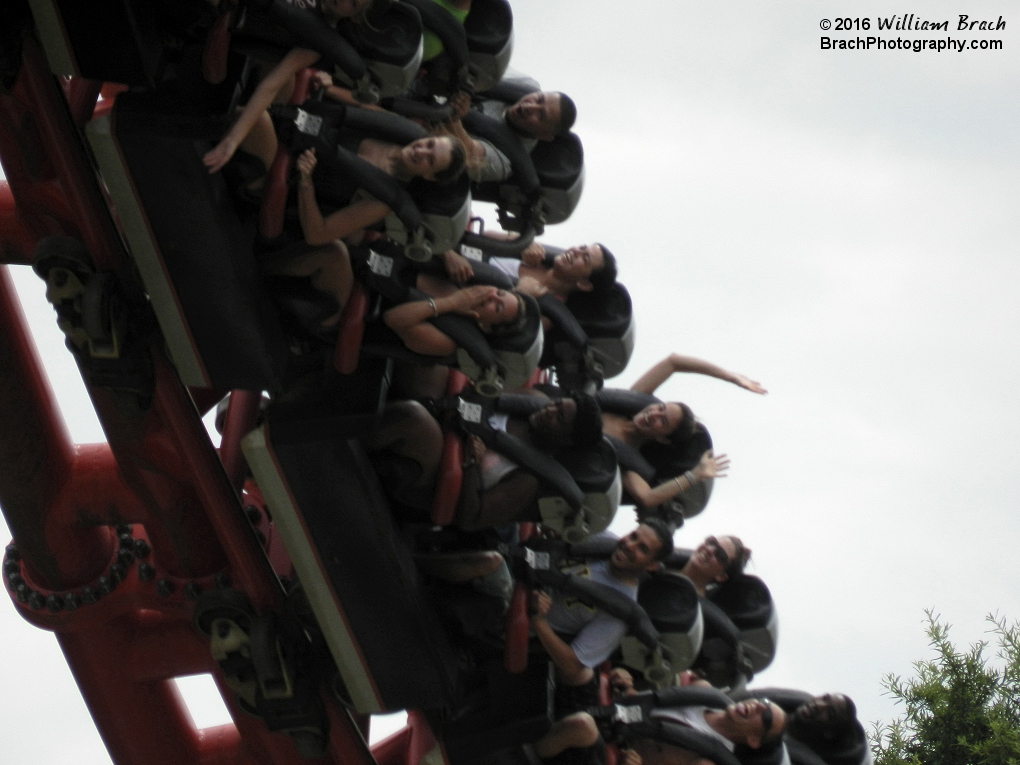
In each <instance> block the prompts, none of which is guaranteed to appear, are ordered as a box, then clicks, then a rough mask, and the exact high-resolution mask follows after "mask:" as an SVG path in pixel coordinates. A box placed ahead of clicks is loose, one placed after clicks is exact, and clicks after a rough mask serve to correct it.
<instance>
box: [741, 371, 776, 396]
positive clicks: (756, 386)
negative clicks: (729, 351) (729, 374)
mask: <svg viewBox="0 0 1020 765" xmlns="http://www.w3.org/2000/svg"><path fill="white" fill-rule="evenodd" d="M732 382H733V384H734V385H739V386H740V387H741V388H743V389H744V390H749V391H751V393H759V394H761V395H763V396H764V395H765V394H766V393H768V391H767V390H765V388H763V387H762V384H761V383H760V382H757V381H756V380H752V379H751V378H750V377H747V376H746V375H742V374H740V373H739V372H734V373H733V381H732Z"/></svg>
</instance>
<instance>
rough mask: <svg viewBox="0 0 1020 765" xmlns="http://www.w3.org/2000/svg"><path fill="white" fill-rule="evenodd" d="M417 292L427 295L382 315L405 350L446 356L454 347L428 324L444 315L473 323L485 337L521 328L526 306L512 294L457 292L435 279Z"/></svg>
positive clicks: (476, 290) (482, 289) (478, 290)
mask: <svg viewBox="0 0 1020 765" xmlns="http://www.w3.org/2000/svg"><path fill="white" fill-rule="evenodd" d="M418 286H419V289H421V290H422V291H423V292H425V293H426V294H428V295H429V297H428V298H426V299H425V300H412V301H409V302H407V303H401V304H400V305H398V306H394V307H393V308H390V309H389V310H388V311H386V312H385V313H384V314H383V321H384V322H385V323H386V326H387V327H389V328H390V329H392V330H393V331H394V332H395V333H396V334H397V335H398V336H399V337H400V339H401V341H402V342H403V343H404V345H405V346H407V348H408V349H409V350H411V351H414V352H415V353H420V354H423V355H425V356H449V355H450V354H451V353H454V352H455V351H456V350H457V344H456V343H455V342H454V341H453V339H451V338H450V337H449V335H447V334H446V333H444V332H443V331H442V330H440V329H439V328H438V327H436V326H435V325H434V324H432V323H431V320H432V319H434V318H436V317H437V316H441V315H442V314H444V313H457V314H460V315H461V316H467V317H469V318H472V319H474V320H475V322H476V323H477V324H478V327H479V329H481V330H482V332H485V333H486V334H490V335H492V334H508V333H510V332H515V331H517V330H518V329H520V328H521V327H522V326H524V324H525V322H526V321H527V313H526V312H527V307H526V306H527V304H526V303H525V301H524V298H523V297H522V296H521V295H519V294H517V293H516V292H513V291H507V290H501V289H498V288H496V287H488V286H475V287H464V288H462V289H456V288H455V287H454V286H453V285H452V284H449V283H448V282H446V283H443V282H440V281H439V280H436V279H430V280H428V281H427V282H426V281H423V280H419V283H418Z"/></svg>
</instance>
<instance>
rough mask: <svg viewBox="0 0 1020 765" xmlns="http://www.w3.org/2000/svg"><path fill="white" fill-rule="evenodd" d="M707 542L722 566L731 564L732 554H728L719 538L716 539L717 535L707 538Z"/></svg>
mask: <svg viewBox="0 0 1020 765" xmlns="http://www.w3.org/2000/svg"><path fill="white" fill-rule="evenodd" d="M705 544H706V545H708V546H709V547H710V548H711V550H712V555H714V556H715V559H716V560H717V561H719V563H720V564H721V565H722V566H724V567H725V566H728V565H730V556H729V555H727V554H726V551H725V550H724V549H723V548H722V545H721V544H719V540H718V539H716V538H715V537H709V538H708V539H706V540H705Z"/></svg>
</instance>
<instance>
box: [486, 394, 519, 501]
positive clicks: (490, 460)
mask: <svg viewBox="0 0 1020 765" xmlns="http://www.w3.org/2000/svg"><path fill="white" fill-rule="evenodd" d="M509 419H510V418H509V417H508V416H507V415H505V414H502V413H499V412H497V413H496V414H494V415H492V416H490V417H489V426H490V427H491V428H492V429H493V430H501V431H503V432H504V433H506V424H507V421H508V420H509ZM481 468H482V490H483V491H488V490H489V489H491V488H492V487H493V486H495V485H496V484H497V483H499V482H500V481H502V480H503V479H504V478H506V477H507V476H508V475H510V473H512V472H514V471H515V470H516V469H517V463H516V462H511V461H510V460H508V459H507V458H506V457H504V456H503V455H502V454H500V453H499V452H495V451H493V450H492V449H486V450H485V454H484V455H482V463H481Z"/></svg>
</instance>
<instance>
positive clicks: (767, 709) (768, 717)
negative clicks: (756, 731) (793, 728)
mask: <svg viewBox="0 0 1020 765" xmlns="http://www.w3.org/2000/svg"><path fill="white" fill-rule="evenodd" d="M758 701H760V702H761V703H762V704H764V705H765V706H764V707H762V710H761V734H762V735H763V736H768V735H769V732H770V731H771V730H772V702H771V701H769V700H768V699H758Z"/></svg>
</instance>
